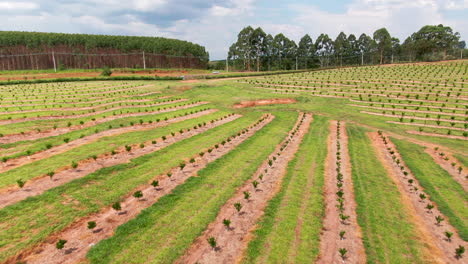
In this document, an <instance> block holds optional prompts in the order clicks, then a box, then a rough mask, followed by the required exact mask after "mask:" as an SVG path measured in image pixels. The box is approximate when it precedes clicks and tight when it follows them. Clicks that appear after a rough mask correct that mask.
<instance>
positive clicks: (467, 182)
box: [426, 148, 468, 192]
mask: <svg viewBox="0 0 468 264" xmlns="http://www.w3.org/2000/svg"><path fill="white" fill-rule="evenodd" d="M426 153H427V154H429V155H430V156H431V157H432V158H433V159H434V162H435V163H437V164H439V166H440V167H442V168H443V169H444V170H446V171H447V172H448V174H450V175H451V176H452V177H453V179H454V180H456V181H457V182H458V183H460V185H461V186H462V187H463V189H464V190H465V192H466V191H468V174H467V171H468V170H467V168H465V167H464V166H463V165H462V164H461V163H460V162H459V161H458V160H457V159H455V157H453V156H452V155H451V154H450V153H449V152H447V151H445V150H443V151H442V150H440V148H439V150H438V151H437V150H435V149H434V148H426ZM440 153H443V154H444V155H443V156H441V155H440ZM445 158H448V160H445ZM452 163H455V164H452ZM459 167H461V168H462V171H460V172H459V171H458V170H457V169H458V168H459Z"/></svg>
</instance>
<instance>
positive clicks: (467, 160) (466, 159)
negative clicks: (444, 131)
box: [453, 154, 468, 174]
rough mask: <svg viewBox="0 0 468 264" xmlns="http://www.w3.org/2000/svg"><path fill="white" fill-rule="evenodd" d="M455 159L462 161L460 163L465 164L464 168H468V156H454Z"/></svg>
mask: <svg viewBox="0 0 468 264" xmlns="http://www.w3.org/2000/svg"><path fill="white" fill-rule="evenodd" d="M453 157H454V158H456V159H457V160H458V161H460V163H461V164H463V166H465V167H468V156H466V155H461V154H453ZM462 173H465V174H467V173H468V172H467V171H464V172H462Z"/></svg>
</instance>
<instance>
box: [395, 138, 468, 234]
mask: <svg viewBox="0 0 468 264" xmlns="http://www.w3.org/2000/svg"><path fill="white" fill-rule="evenodd" d="M391 140H392V142H393V143H394V144H395V145H396V147H397V149H398V151H399V153H400V154H401V156H402V158H403V160H404V161H405V163H406V165H407V166H408V168H409V169H410V170H411V172H412V173H413V175H414V177H415V178H416V179H417V180H418V181H419V183H420V184H421V187H423V188H424V192H426V193H427V194H429V197H430V199H431V201H433V202H435V203H436V204H437V207H438V208H439V210H440V211H441V213H442V214H444V215H445V216H446V217H447V218H448V220H449V222H450V224H451V225H452V226H453V227H455V229H457V231H458V233H459V234H460V237H461V238H462V239H463V240H465V241H468V225H467V223H468V209H467V206H466V205H467V204H468V194H467V193H466V192H465V190H464V189H463V187H462V186H461V185H460V184H459V183H458V182H457V181H455V180H454V179H453V178H452V176H450V174H449V173H448V172H447V171H446V170H444V169H443V168H441V167H440V166H439V165H438V164H437V163H435V162H434V160H433V159H432V157H431V156H430V155H429V154H427V153H426V152H425V151H424V147H422V146H420V145H416V144H414V143H410V142H408V141H404V140H399V139H395V138H392V139H391ZM429 217H433V216H429ZM434 221H435V220H434Z"/></svg>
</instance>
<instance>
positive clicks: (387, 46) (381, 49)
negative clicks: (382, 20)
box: [374, 28, 392, 64]
mask: <svg viewBox="0 0 468 264" xmlns="http://www.w3.org/2000/svg"><path fill="white" fill-rule="evenodd" d="M374 41H375V43H376V45H377V51H378V53H379V56H380V64H383V63H384V57H385V52H387V51H389V50H391V48H392V37H391V36H390V33H388V30H387V29H386V28H381V29H377V30H376V31H375V32H374Z"/></svg>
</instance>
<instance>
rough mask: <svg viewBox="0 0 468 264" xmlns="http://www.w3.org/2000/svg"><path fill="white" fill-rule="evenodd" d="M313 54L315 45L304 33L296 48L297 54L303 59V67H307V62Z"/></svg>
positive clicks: (311, 58)
mask: <svg viewBox="0 0 468 264" xmlns="http://www.w3.org/2000/svg"><path fill="white" fill-rule="evenodd" d="M314 54H315V45H314V42H313V41H312V38H311V37H310V36H309V35H308V34H306V35H304V36H303V37H302V38H301V40H300V41H299V45H298V48H297V56H298V57H299V58H301V59H302V60H303V61H304V69H307V68H309V63H310V62H312V60H313V56H314Z"/></svg>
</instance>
